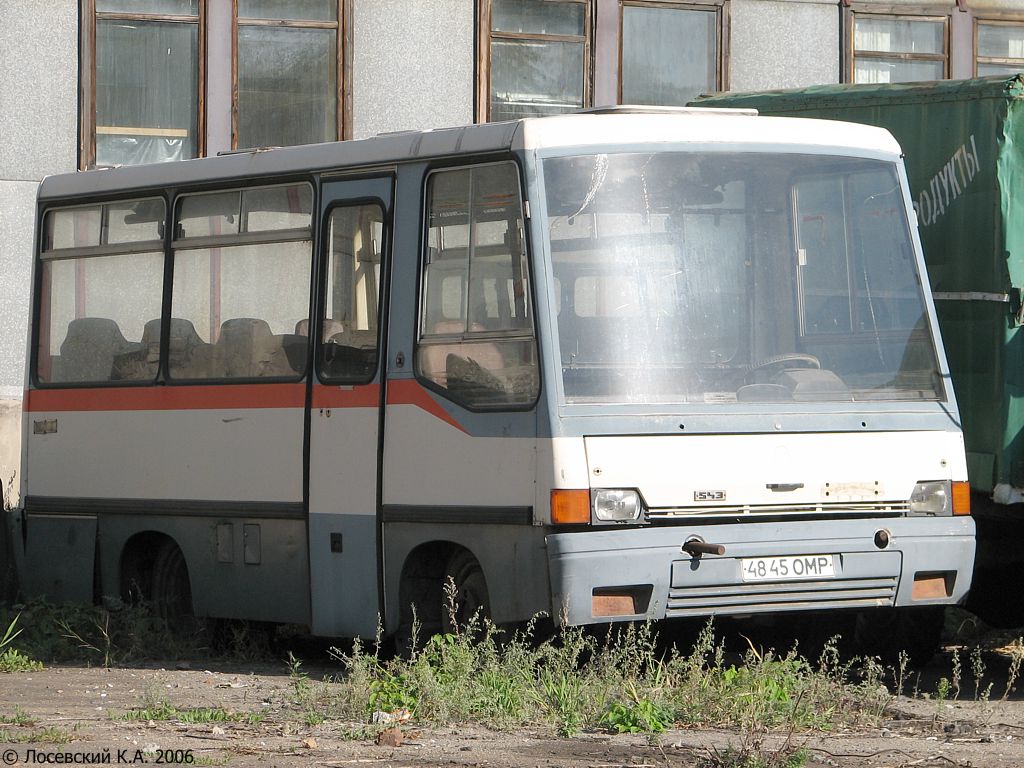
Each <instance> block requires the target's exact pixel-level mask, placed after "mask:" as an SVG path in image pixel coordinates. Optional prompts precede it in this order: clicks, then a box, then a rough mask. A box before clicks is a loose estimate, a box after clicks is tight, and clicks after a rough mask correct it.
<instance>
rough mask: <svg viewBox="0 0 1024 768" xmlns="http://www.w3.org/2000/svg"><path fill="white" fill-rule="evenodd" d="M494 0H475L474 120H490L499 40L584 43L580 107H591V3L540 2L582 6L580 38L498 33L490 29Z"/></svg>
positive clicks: (579, 0)
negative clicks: (494, 51)
mask: <svg viewBox="0 0 1024 768" xmlns="http://www.w3.org/2000/svg"><path fill="white" fill-rule="evenodd" d="M493 2H494V0H477V7H476V19H477V23H476V31H477V39H476V48H477V56H476V109H475V110H474V111H475V112H476V121H477V122H478V123H486V122H489V121H490V119H491V114H490V113H491V41H492V40H494V39H495V38H497V39H499V40H521V41H522V40H527V41H528V40H540V41H552V42H567V43H580V42H582V43H583V72H582V73H581V74H582V76H583V104H582V108H584V109H585V108H587V107H589V106H591V105H592V104H593V93H594V61H593V57H594V17H595V13H594V8H593V4H592V2H591V0H543V2H548V3H552V4H559V5H579V6H582V7H583V35H581V36H578V35H549V34H541V33H532V32H498V33H495V32H493V31H492V29H491V23H492V22H491V6H492V3H493Z"/></svg>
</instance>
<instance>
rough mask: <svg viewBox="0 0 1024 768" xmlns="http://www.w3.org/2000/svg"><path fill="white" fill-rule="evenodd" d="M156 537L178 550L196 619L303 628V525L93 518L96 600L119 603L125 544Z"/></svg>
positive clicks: (207, 518) (254, 519)
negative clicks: (96, 540)
mask: <svg viewBox="0 0 1024 768" xmlns="http://www.w3.org/2000/svg"><path fill="white" fill-rule="evenodd" d="M150 532H152V533H159V534H163V535H165V536H167V537H169V538H171V539H173V540H174V541H175V542H176V543H177V544H178V546H179V547H180V548H181V551H182V553H183V554H184V556H185V563H186V565H187V567H188V573H189V581H190V584H191V588H192V603H193V607H194V609H195V612H196V615H197V616H212V617H216V618H225V619H248V620H252V621H269V622H281V623H293V624H308V623H309V613H310V611H309V561H308V556H307V552H308V548H307V535H306V521H305V520H295V519H288V518H265V517H258V516H255V515H253V516H251V517H244V516H240V515H237V513H235V514H228V515H224V516H223V517H216V516H213V515H203V516H188V515H185V516H174V515H152V516H147V517H145V518H140V517H135V516H126V515H117V514H114V515H100V516H99V542H100V550H99V551H100V569H101V571H100V580H101V585H102V595H103V596H105V597H119V596H120V592H121V573H120V571H121V557H122V553H123V552H124V550H125V546H126V545H127V544H128V543H129V542H130V541H131V539H132V538H133V537H135V536H137V535H140V534H144V533H150Z"/></svg>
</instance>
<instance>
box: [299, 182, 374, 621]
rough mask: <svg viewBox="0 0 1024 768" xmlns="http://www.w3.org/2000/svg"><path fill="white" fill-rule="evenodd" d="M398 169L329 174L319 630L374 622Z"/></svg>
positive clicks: (321, 355) (315, 391)
mask: <svg viewBox="0 0 1024 768" xmlns="http://www.w3.org/2000/svg"><path fill="white" fill-rule="evenodd" d="M392 189H393V180H392V177H391V176H380V177H375V178H364V179H358V180H347V181H332V182H325V183H324V185H323V194H322V196H321V210H322V214H323V215H322V217H321V232H320V238H321V239H320V259H319V269H318V282H317V292H318V293H317V298H316V300H315V302H314V308H315V309H314V317H313V327H312V329H310V332H311V333H312V334H314V337H315V338H316V339H318V343H317V344H315V345H314V346H315V348H316V354H315V368H316V371H315V374H314V377H313V385H312V400H311V409H310V415H309V419H310V422H309V436H310V443H309V567H310V588H311V609H312V631H313V633H314V634H316V635H328V636H329V635H335V636H355V635H358V636H361V637H373V636H374V633H375V632H376V628H377V616H378V610H379V608H378V602H379V601H378V589H377V477H378V469H379V453H380V452H379V436H380V429H379V424H380V399H381V373H380V364H379V360H380V354H379V348H380V343H381V326H382V322H381V311H380V309H381V305H382V303H383V291H382V285H383V282H384V274H385V271H384V270H385V268H386V265H387V263H388V262H389V257H388V251H389V250H390V243H391V234H390V222H391V207H392Z"/></svg>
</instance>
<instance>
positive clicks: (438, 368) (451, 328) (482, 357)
mask: <svg viewBox="0 0 1024 768" xmlns="http://www.w3.org/2000/svg"><path fill="white" fill-rule="evenodd" d="M464 328H465V326H464V325H463V323H462V321H461V320H441V321H439V322H437V323H434V330H433V334H434V335H448V334H461V333H462V332H463V329H464ZM469 329H470V331H471V332H481V331H484V330H485V329H484V327H483V326H482V325H480V324H479V323H472V324H471V325H470V327H469ZM449 355H454V356H456V357H458V358H463V359H465V360H471V361H473V362H475V363H476V364H477V365H479V366H480V367H481V368H483V369H484V370H485V371H489V372H490V373H493V374H495V375H497V376H499V377H500V376H501V373H502V372H503V371H504V370H505V356H504V355H503V354H502V353H501V350H500V349H498V345H497V344H495V343H494V342H493V341H456V342H452V343H442V344H429V343H428V344H423V345H422V346H420V350H419V364H420V371H421V372H422V374H423V375H424V376H426V377H427V378H428V379H430V380H431V381H433V382H434V383H436V384H440V385H441V386H442V387H446V386H448V370H449V368H450V364H449V360H448V358H449Z"/></svg>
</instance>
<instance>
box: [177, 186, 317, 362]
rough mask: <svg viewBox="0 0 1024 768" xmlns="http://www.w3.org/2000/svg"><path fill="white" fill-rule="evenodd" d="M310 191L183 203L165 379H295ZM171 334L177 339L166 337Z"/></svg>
mask: <svg viewBox="0 0 1024 768" xmlns="http://www.w3.org/2000/svg"><path fill="white" fill-rule="evenodd" d="M312 205H313V190H312V187H311V186H310V185H309V184H285V185H277V186H272V187H254V188H248V189H240V190H239V189H236V190H232V191H225V192H215V193H199V194H189V195H183V196H182V197H180V198H179V199H178V202H177V207H176V211H175V239H174V241H173V242H172V243H171V246H172V248H173V249H174V282H173V285H172V290H171V316H172V318H174V319H173V320H172V321H171V323H172V325H171V352H170V355H169V359H168V361H167V362H168V373H169V375H170V377H171V378H172V379H179V380H190V379H191V380H197V379H230V380H235V379H293V380H294V379H298V378H300V377H301V376H302V375H303V374H304V373H305V371H306V358H307V349H308V346H307V338H306V337H304V336H303V335H302V334H301V333H300V331H299V329H298V328H297V327H296V323H297V322H299V321H301V320H302V318H306V317H308V316H309V289H310V280H311V279H312V257H313V250H312V248H313V245H312V228H311V224H312ZM175 326H177V329H178V332H177V333H176V332H175Z"/></svg>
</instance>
